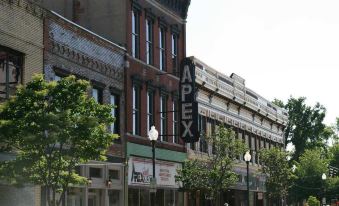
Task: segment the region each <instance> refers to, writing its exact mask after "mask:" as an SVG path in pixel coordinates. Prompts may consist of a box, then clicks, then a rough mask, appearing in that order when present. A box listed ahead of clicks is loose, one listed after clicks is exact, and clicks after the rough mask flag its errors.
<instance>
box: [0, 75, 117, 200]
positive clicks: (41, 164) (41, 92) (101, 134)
mask: <svg viewBox="0 0 339 206" xmlns="http://www.w3.org/2000/svg"><path fill="white" fill-rule="evenodd" d="M89 86H90V85H89V83H88V82H87V81H84V80H76V78H75V77H74V76H69V77H66V78H63V79H62V80H60V81H59V82H55V81H52V82H46V81H45V80H44V79H43V76H42V75H37V76H34V77H33V80H32V81H31V82H29V83H28V84H27V85H26V86H25V87H24V86H21V87H20V88H18V90H17V93H16V96H14V97H12V98H11V99H10V100H9V101H7V102H5V103H4V104H2V105H1V107H0V117H1V118H0V142H1V143H3V149H6V150H7V151H10V152H15V153H16V159H15V160H8V161H5V162H2V164H1V166H0V175H1V178H4V179H6V180H7V181H8V182H9V183H25V182H30V183H34V184H38V185H42V186H45V187H46V188H47V189H48V192H47V199H48V203H49V204H50V205H52V206H54V205H60V203H61V199H62V198H63V196H64V194H65V192H66V190H67V188H68V187H69V186H70V185H72V184H83V183H85V182H86V181H87V180H85V179H84V178H83V177H80V176H79V175H77V174H76V173H75V171H74V169H75V167H76V166H77V165H79V164H82V163H86V162H88V161H89V160H99V159H100V160H104V159H105V153H106V149H107V148H108V146H109V145H111V144H112V140H113V138H114V137H115V136H116V135H113V134H111V133H109V132H108V130H107V125H109V124H111V123H112V122H113V121H114V118H113V117H112V116H111V114H110V111H111V106H109V105H100V104H98V103H97V102H96V101H95V100H94V99H93V98H89V97H88V96H87V93H88V88H89ZM58 192H60V193H61V197H60V198H59V199H58V198H56V194H57V193H58Z"/></svg>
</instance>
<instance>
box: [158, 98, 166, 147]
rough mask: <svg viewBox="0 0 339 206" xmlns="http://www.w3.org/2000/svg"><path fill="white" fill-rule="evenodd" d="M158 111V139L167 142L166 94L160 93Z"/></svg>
mask: <svg viewBox="0 0 339 206" xmlns="http://www.w3.org/2000/svg"><path fill="white" fill-rule="evenodd" d="M159 107H160V108H159V111H160V139H161V141H165V142H168V136H167V95H166V94H161V95H160V101H159Z"/></svg>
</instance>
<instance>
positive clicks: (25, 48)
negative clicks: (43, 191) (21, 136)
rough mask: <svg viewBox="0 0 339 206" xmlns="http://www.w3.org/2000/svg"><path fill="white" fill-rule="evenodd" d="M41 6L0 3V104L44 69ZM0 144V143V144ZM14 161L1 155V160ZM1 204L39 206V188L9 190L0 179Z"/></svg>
mask: <svg viewBox="0 0 339 206" xmlns="http://www.w3.org/2000/svg"><path fill="white" fill-rule="evenodd" d="M44 16H45V12H44V10H43V9H41V7H38V6H36V5H34V4H32V3H29V2H26V1H20V0H13V1H5V0H1V1H0V103H1V102H3V101H5V100H7V99H8V98H9V97H10V96H12V95H13V94H14V92H15V91H16V86H17V85H19V84H24V83H26V82H28V81H30V80H31V77H32V75H33V74H34V73H42V68H43V18H44ZM0 144H1V143H0ZM13 158H15V155H14V154H11V153H0V163H1V161H5V160H9V159H13ZM0 194H1V195H0V205H3V206H12V205H17V206H25V205H30V206H39V205H40V187H39V186H34V185H25V186H24V187H20V188H17V187H12V186H9V185H8V184H7V183H6V182H3V181H1V180H0Z"/></svg>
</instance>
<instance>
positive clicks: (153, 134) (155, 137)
mask: <svg viewBox="0 0 339 206" xmlns="http://www.w3.org/2000/svg"><path fill="white" fill-rule="evenodd" d="M158 136H159V133H158V130H156V129H155V126H151V130H150V131H149V132H148V139H149V140H151V141H157V140H158Z"/></svg>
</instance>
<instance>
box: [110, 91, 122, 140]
mask: <svg viewBox="0 0 339 206" xmlns="http://www.w3.org/2000/svg"><path fill="white" fill-rule="evenodd" d="M110 100H111V105H113V106H114V107H113V108H112V109H111V115H112V116H113V117H114V118H115V121H114V122H113V123H112V124H111V126H110V130H111V132H112V133H114V134H119V132H120V131H119V125H120V124H119V122H120V117H119V109H120V105H119V96H118V95H116V94H111V96H110Z"/></svg>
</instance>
